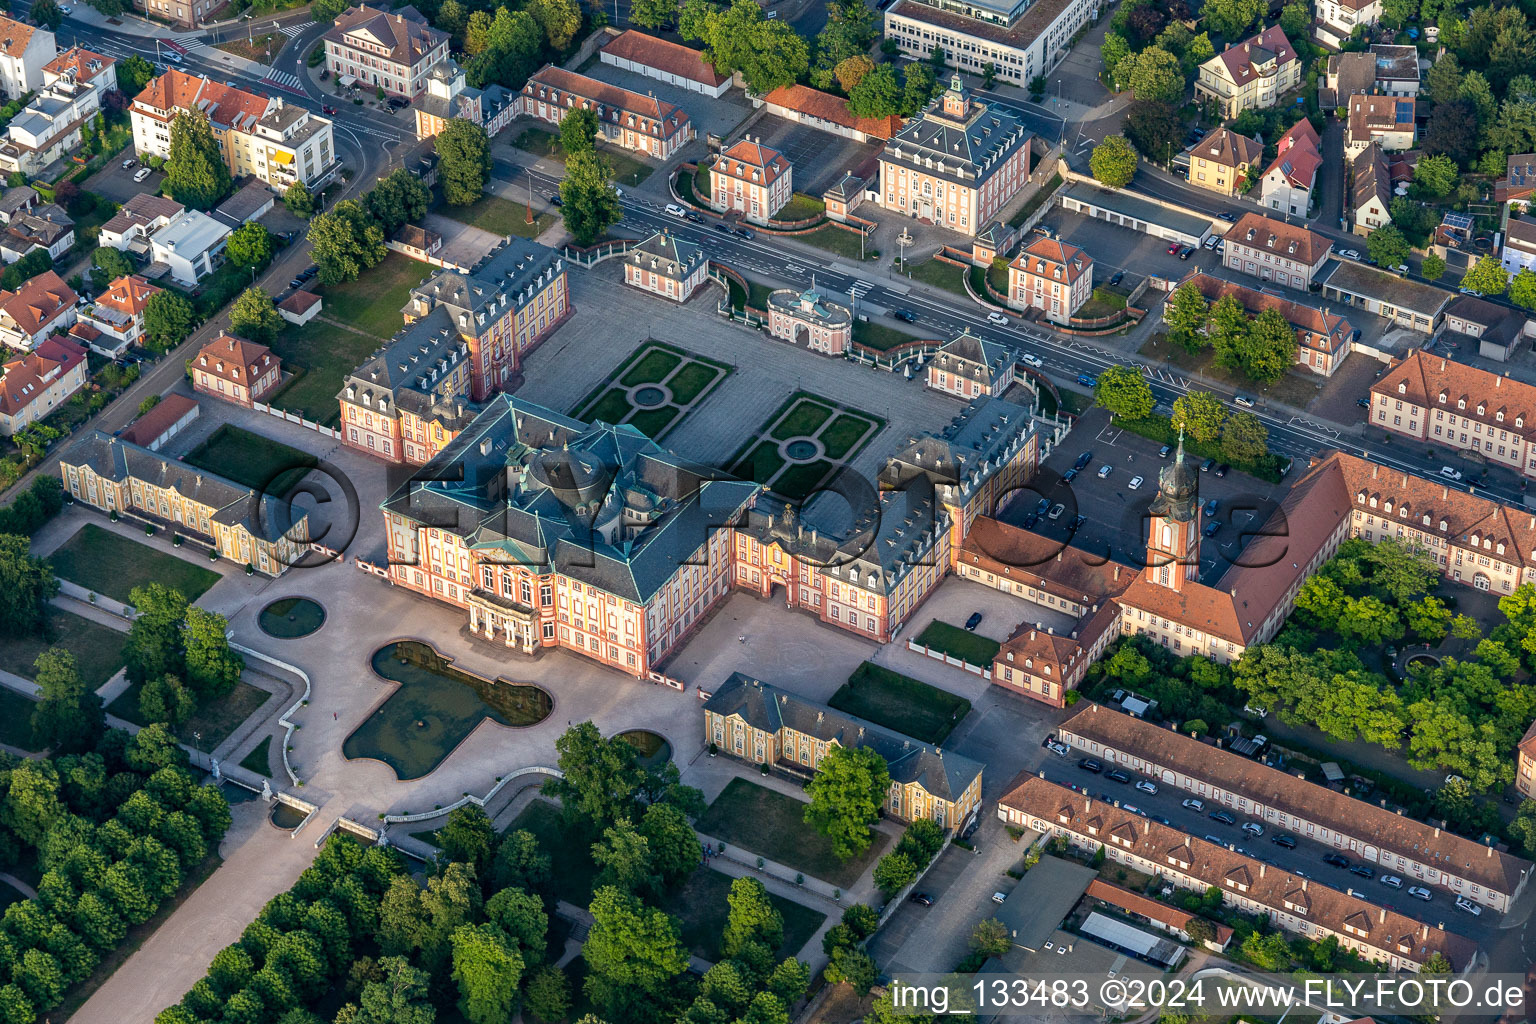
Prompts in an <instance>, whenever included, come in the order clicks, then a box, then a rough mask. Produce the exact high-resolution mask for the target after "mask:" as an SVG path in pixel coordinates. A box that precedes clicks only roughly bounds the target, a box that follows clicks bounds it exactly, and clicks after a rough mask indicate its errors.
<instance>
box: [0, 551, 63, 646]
mask: <svg viewBox="0 0 1536 1024" xmlns="http://www.w3.org/2000/svg"><path fill="white" fill-rule="evenodd" d="M58 592H59V581H58V580H56V579H54V576H53V570H52V569H50V568H49V567H48V563H47V562H45V561H43V560H42V559H40V558H33V557H32V554H31V552H30V551H29V550H28V547H27V538H25V537H19V536H17V535H15V534H9V533H8V534H0V636H4V637H27V636H40V635H42V634H43V632H44V631H45V629H46V628H47V622H48V602H49V600H51V599H52V597H53V595H54V594H57V593H58Z"/></svg>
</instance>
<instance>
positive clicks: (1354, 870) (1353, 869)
mask: <svg viewBox="0 0 1536 1024" xmlns="http://www.w3.org/2000/svg"><path fill="white" fill-rule="evenodd" d="M1349 873H1350V874H1352V875H1359V876H1360V877H1361V878H1375V877H1376V871H1375V869H1374V868H1369V867H1366V866H1365V865H1364V864H1351V865H1350V868H1349Z"/></svg>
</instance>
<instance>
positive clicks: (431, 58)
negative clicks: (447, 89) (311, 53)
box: [321, 4, 449, 99]
mask: <svg viewBox="0 0 1536 1024" xmlns="http://www.w3.org/2000/svg"><path fill="white" fill-rule="evenodd" d="M321 38H322V39H323V40H324V41H325V66H326V67H327V68H330V70H331V74H333V75H335V76H336V79H337V81H338V83H339V84H341V85H350V84H351V82H348V81H347V79H351V80H352V81H354V82H357V83H360V84H361V85H364V86H367V87H368V88H370V89H383V90H384V91H385V92H386V93H388V94H389V95H391V96H404V97H405V98H406V99H415V98H416V97H417V96H420V95H421V94H422V93H423V92H425V91H426V88H427V76H428V74H430V73H431V71H432V69H433V68H434V67H436V66H437V65H438V63H440V62H441V61H444V60H447V59H448V42H449V36H448V33H447V32H443V31H441V30H439V29H435V28H433V27H432V26H431V25H430V24H428V23H427V19H426V18H425V17H424V16H423V15H422V13H421V12H420V11H418V10H417V9H416V8H414V7H412V6H410V5H406V6H405V7H397V8H395V9H394V10H388V9H386V8H383V7H369V6H368V5H367V4H359V5H358V6H356V7H348V8H347V9H346V10H345V11H342V12H341V14H339V15H338V16H337V17H336V20H335V21H334V22H333V23H332V24H331V28H330V30H329V31H327V32H326V33H325V35H324V36H322V37H321Z"/></svg>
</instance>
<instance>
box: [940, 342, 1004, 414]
mask: <svg viewBox="0 0 1536 1024" xmlns="http://www.w3.org/2000/svg"><path fill="white" fill-rule="evenodd" d="M1013 369H1014V353H1013V350H1012V349H1010V348H1009V347H1008V346H1006V345H1004V344H1002V343H1000V342H995V341H990V340H988V339H986V338H981V337H978V336H976V335H974V334H972V333H971V332H970V331H968V330H967V331H961V332H960V333H959V334H957V335H955V337H953V338H951V339H950V340H949V341H947V342H945V343H944V345H943V346H942V347H940V349H939V350H938V351H937V352H935V353H934V354H933V358H932V359H930V360H929V361H928V379H927V380H926V381H925V383H926V384H927V385H928V387H930V388H932V389H933V390H935V391H942V392H944V393H945V394H946V395H954V396H955V397H956V398H962V399H965V400H966V401H970V400H971V399H973V398H979V397H981V396H983V395H985V396H987V397H988V398H999V397H1001V396H1002V394H1003V392H1004V391H1007V390H1008V388H1009V387H1011V386H1012V384H1013Z"/></svg>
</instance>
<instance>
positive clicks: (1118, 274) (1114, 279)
mask: <svg viewBox="0 0 1536 1024" xmlns="http://www.w3.org/2000/svg"><path fill="white" fill-rule="evenodd" d="M1124 280H1125V271H1123V270H1117V271H1115V272H1114V274H1113V275H1111V277H1110V279H1109V283H1110V286H1111V287H1113V286H1114V285H1117V284H1119V283H1120V282H1121V281H1124Z"/></svg>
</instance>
